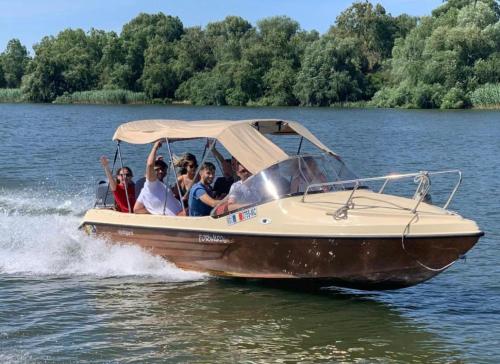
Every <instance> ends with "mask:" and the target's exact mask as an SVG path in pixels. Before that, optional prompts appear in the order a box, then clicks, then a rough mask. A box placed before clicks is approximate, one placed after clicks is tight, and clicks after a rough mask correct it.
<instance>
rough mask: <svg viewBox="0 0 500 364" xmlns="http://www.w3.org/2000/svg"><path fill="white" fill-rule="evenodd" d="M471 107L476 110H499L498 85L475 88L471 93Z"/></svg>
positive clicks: (499, 85) (499, 91)
mask: <svg viewBox="0 0 500 364" xmlns="http://www.w3.org/2000/svg"><path fill="white" fill-rule="evenodd" d="M470 99H471V101H472V105H473V106H474V107H478V108H495V109H498V108H500V83H497V84H491V83H487V84H486V85H484V86H482V87H479V88H477V89H476V90H474V92H472V93H471V95H470Z"/></svg>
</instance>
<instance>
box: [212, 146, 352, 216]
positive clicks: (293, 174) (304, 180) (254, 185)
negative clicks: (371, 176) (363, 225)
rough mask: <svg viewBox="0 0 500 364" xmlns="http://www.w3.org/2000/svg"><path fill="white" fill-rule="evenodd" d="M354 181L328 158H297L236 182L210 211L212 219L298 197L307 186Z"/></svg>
mask: <svg viewBox="0 0 500 364" xmlns="http://www.w3.org/2000/svg"><path fill="white" fill-rule="evenodd" d="M353 179H356V176H355V175H354V173H352V172H351V171H350V170H349V169H348V168H347V166H346V165H345V164H344V162H343V161H342V160H341V159H340V158H339V157H337V156H333V155H330V154H326V153H325V154H320V155H299V156H294V157H290V158H288V159H287V160H284V161H282V162H279V163H277V164H275V165H272V166H271V167H269V168H266V169H265V170H263V171H261V172H259V173H258V174H256V175H253V176H251V177H249V178H247V179H246V180H244V181H238V182H236V183H234V184H233V185H232V186H231V190H230V191H229V194H228V195H227V196H226V198H225V199H224V200H222V202H221V203H220V204H219V205H218V206H217V207H215V208H214V209H213V210H212V214H211V215H212V216H214V217H217V216H221V215H225V214H227V213H228V212H232V211H235V210H239V209H242V208H245V207H249V206H255V205H259V204H263V203H265V202H268V201H271V200H277V199H280V198H283V197H287V196H295V195H302V194H304V192H305V191H306V189H307V187H308V186H309V185H311V184H322V183H328V182H337V181H342V180H353ZM352 187H353V185H352V183H351V184H341V185H334V186H316V187H311V188H309V190H308V193H323V192H329V191H334V190H342V189H349V188H352Z"/></svg>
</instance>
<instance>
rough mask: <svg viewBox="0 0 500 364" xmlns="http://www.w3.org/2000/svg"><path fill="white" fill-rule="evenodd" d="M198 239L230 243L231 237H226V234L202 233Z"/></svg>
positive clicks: (208, 241)
mask: <svg viewBox="0 0 500 364" xmlns="http://www.w3.org/2000/svg"><path fill="white" fill-rule="evenodd" d="M198 241H199V242H200V243H222V244H228V243H230V240H229V239H226V238H225V237H224V236H222V235H217V234H200V235H198Z"/></svg>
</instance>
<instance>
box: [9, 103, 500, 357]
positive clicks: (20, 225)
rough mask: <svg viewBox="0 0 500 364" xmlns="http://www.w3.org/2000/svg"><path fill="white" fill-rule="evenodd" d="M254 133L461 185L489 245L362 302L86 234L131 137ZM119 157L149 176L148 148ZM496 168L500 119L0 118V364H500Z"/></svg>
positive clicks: (424, 115) (143, 110)
mask: <svg viewBox="0 0 500 364" xmlns="http://www.w3.org/2000/svg"><path fill="white" fill-rule="evenodd" d="M259 117H260V118H274V117H277V118H284V119H291V120H297V121H301V122H303V123H304V124H305V125H306V126H307V127H308V128H309V129H311V130H312V131H313V132H314V133H315V134H316V135H318V136H319V137H320V139H322V141H324V142H325V144H327V145H328V146H329V147H331V148H332V149H333V150H335V151H336V152H338V153H339V154H340V155H342V156H343V157H344V159H345V160H346V162H347V163H348V164H349V165H350V167H351V168H352V169H353V170H354V171H356V172H357V174H358V175H359V176H366V177H369V176H378V175H383V174H387V173H390V172H395V171H399V172H416V171H419V170H440V169H451V168H457V169H461V170H462V172H463V174H464V181H463V183H462V186H461V188H460V190H459V193H458V195H457V196H456V198H455V200H454V201H453V203H452V205H451V206H450V207H451V208H452V209H454V210H457V211H458V212H459V213H460V214H462V215H464V216H466V217H468V218H473V219H475V220H476V221H477V222H478V224H479V225H480V227H481V228H482V229H483V230H484V231H485V233H486V235H485V237H484V238H482V239H481V240H480V242H479V244H478V245H477V246H476V247H475V248H474V249H473V250H472V251H471V252H470V253H469V254H468V255H467V259H466V260H465V261H460V262H458V263H456V264H455V265H453V266H452V267H451V268H450V269H448V270H447V271H445V272H444V273H442V274H441V275H439V276H437V277H436V278H434V279H432V280H430V281H428V282H426V283H423V284H420V285H418V286H416V287H412V288H408V289H403V290H399V291H389V292H361V291H350V290H340V289H335V288H322V289H319V288H314V287H297V286H285V285H276V284H274V285H272V284H263V283H258V282H252V281H232V280H221V279H214V278H211V277H208V276H206V275H202V274H198V273H192V272H185V271H182V270H179V269H177V268H175V267H174V266H173V265H171V264H170V263H169V262H167V261H165V260H162V259H160V258H158V257H154V256H151V255H149V254H148V253H147V252H144V251H142V250H140V249H138V248H136V247H131V246H116V245H114V246H112V245H109V244H108V243H107V242H106V241H104V240H99V239H95V238H90V237H88V236H85V235H83V234H82V233H81V232H80V231H78V229H77V228H78V225H79V222H80V219H81V217H82V216H83V214H84V212H85V211H86V209H88V208H89V207H91V206H92V204H93V194H94V185H95V182H96V181H97V180H99V179H101V178H103V175H102V170H101V167H100V165H99V163H98V157H99V156H100V155H102V154H103V153H104V154H108V155H109V156H110V157H112V155H113V153H114V145H113V143H112V142H111V136H112V135H113V133H114V130H115V129H116V127H117V126H118V125H119V124H121V123H122V122H125V121H129V120H137V119H150V118H169V119H187V120H195V119H242V118H259ZM179 152H182V151H179ZM123 153H124V157H125V160H126V164H129V165H130V166H131V167H132V168H133V170H134V171H135V172H136V175H140V174H141V173H143V168H144V167H143V164H144V160H145V157H146V154H147V147H137V146H130V145H124V146H123ZM499 156H500V113H499V112H496V111H460V112H436V111H404V110H336V109H297V108H283V109H282V108H266V109H263V108H262V109H261V108H241V109H240V108H201V107H200V108H195V107H175V106H169V107H165V106H56V105H7V104H3V105H1V104H0V362H2V363H4V362H5V363H52V362H57V363H69V362H89V363H90V362H91V363H95V362H104V363H143V362H185V363H196V362H199V363H205V362H228V363H233V362H234V363H240V362H243V363H268V362H303V363H313V362H314V363H316V362H328V363H330V362H347V363H350V362H355V363H372V362H380V363H387V362H412V363H433V362H434V363H443V362H444V363H496V362H498V361H499V360H500V345H499V344H500V339H499V338H500V275H499V273H500V272H499V270H500V269H499V258H498V251H499V249H498V241H499V236H500V227H499V221H500V208H499V206H500V198H499V197H498V191H500V182H499V181H500V180H499V176H500V162H499ZM434 187H435V186H434V185H433V188H434ZM435 188H436V191H437V195H438V197H439V194H440V190H439V188H440V187H438V186H436V187H435Z"/></svg>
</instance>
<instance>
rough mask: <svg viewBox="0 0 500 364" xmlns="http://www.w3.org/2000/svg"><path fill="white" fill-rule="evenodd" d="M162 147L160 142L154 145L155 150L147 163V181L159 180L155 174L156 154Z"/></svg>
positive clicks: (152, 149)
mask: <svg viewBox="0 0 500 364" xmlns="http://www.w3.org/2000/svg"><path fill="white" fill-rule="evenodd" d="M160 147H161V142H160V141H159V140H158V141H156V142H155V143H154V145H153V148H151V152H150V153H149V156H148V159H147V161H146V179H147V180H148V181H149V182H154V181H156V180H157V177H156V173H155V159H156V152H157V151H158V149H159V148H160Z"/></svg>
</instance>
